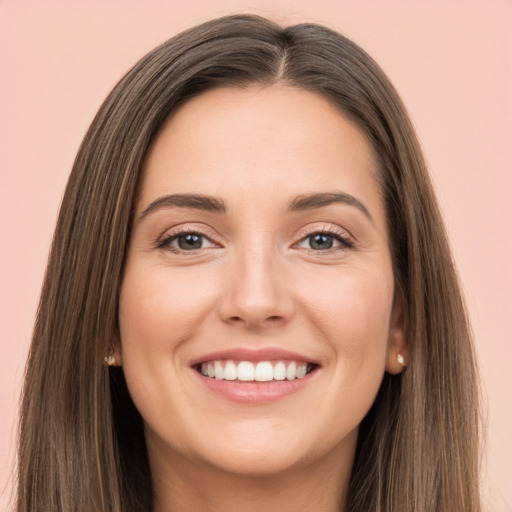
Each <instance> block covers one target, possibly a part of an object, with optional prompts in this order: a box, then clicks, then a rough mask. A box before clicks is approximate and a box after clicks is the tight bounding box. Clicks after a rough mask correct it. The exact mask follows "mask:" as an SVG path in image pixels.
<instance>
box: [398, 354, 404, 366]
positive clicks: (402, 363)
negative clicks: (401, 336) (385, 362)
mask: <svg viewBox="0 0 512 512" xmlns="http://www.w3.org/2000/svg"><path fill="white" fill-rule="evenodd" d="M396 360H397V361H398V364H401V365H402V366H405V359H404V356H403V355H402V354H397V355H396Z"/></svg>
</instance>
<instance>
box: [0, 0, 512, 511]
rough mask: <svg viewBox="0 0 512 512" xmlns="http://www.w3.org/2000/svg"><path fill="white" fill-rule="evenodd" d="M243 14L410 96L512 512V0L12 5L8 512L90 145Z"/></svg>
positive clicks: (5, 251)
mask: <svg viewBox="0 0 512 512" xmlns="http://www.w3.org/2000/svg"><path fill="white" fill-rule="evenodd" d="M233 12H254V13H259V14H262V15H265V16H268V17H271V18H273V19H275V20H277V21H281V22H283V23H291V22H298V21H303V20H307V21H317V22H320V23H324V24H327V25H330V26H331V27H333V28H335V29H337V30H339V31H341V32H343V33H344V34H346V35H347V36H349V37H351V38H353V39H354V40H355V41H356V42H357V43H359V44H360V45H361V46H362V47H363V48H365V49H366V50H367V51H368V52H369V53H370V54H371V55H372V56H374V57H375V59H376V60H377V61H378V62H379V63H380V64H381V66H382V67H383V68H384V70H385V71H386V72H387V73H388V75H389V76H390V78H391V79H392V81H393V82H394V83H395V85H396V87H397V89H398V90H399V92H400V93H401V95H402V97H403V99H404V101H405V103H406V105H407V107H408V109H409V111H410V114H411V117H412V119H413V121H414V123H415V126H416V128H417V130H418V133H419V137H420V140H421V142H422V145H423V148H424V151H425V154H426V158H427V161H428V163H429V166H430V170H431V172H432V175H433V179H434V182H435V186H436V189H437V191H438V195H439V199H440V202H441V206H442V209H443V211H444V214H445V217H446V221H447V224H448V228H449V232H450V236H451V239H452V242H453V248H454V252H455V255H456V258H457V261H458V264H459V267H460V272H461V275H462V279H463V282H464V286H465V289H466V293H467V299H468V303H469V308H470V312H471V316H472V319H473V325H474V331H475V335H476V341H477V349H478V353H479V357H480V363H481V371H482V380H483V387H484V394H485V397H486V405H485V407H486V410H487V414H488V436H487V441H486V454H487V458H486V461H485V463H484V469H485V475H484V478H485V497H486V509H487V510H489V511H492V512H506V511H511V510H512V486H511V485H510V483H511V482H512V464H511V463H510V461H511V460H512V441H511V439H510V437H511V432H512V407H511V404H512V399H511V398H512V392H511V390H512V370H511V368H510V365H511V363H512V337H511V335H510V332H511V330H510V328H509V326H508V321H509V320H510V318H511V317H512V301H511V293H510V292H511V290H512V271H511V267H512V264H511V262H512V230H511V219H512V208H511V203H512V201H511V200H510V196H511V193H512V149H511V148H512V141H511V139H512V137H511V135H512V131H511V128H510V126H511V122H512V94H511V91H512V2H511V1H510V0H479V1H474V0H442V1H441V0H437V1H436V0H429V1H427V0H424V1H420V0H416V1H413V0H393V1H386V2H382V1H378V0H373V1H369V0H359V1H358V0H336V1H334V0H333V1H328V0H323V1H322V0H302V1H299V0H297V1H293V0H283V1H281V2H275V1H274V2H272V1H270V0H252V1H241V0H238V1H235V0H231V1H230V0H188V1H187V2H185V1H183V2H178V1H177V0H176V1H167V2H164V1H160V2H158V1H142V0H139V1H127V0H124V1H123V2H115V1H97V0H89V1H87V2H86V1H75V2H73V1H70V0H67V1H64V0H61V1H48V0H45V1H42V0H41V1H38V2H35V1H23V0H17V1H15V0H7V1H6V0H0V169H1V174H0V180H1V181H0V208H1V211H0V222H1V225H0V230H1V232H0V244H1V253H0V254H1V256H0V257H1V264H0V272H1V274H0V278H1V282H0V290H1V308H0V315H1V316H0V329H1V335H0V344H1V346H0V350H1V357H0V418H1V424H0V493H1V497H0V510H2V511H3V510H9V508H10V507H9V496H10V493H11V489H12V481H11V480H12V477H10V476H9V475H10V472H11V468H12V464H13V459H14V454H13V452H14V441H13V439H14V435H15V421H16V413H17V403H18V396H19V391H20V386H21V381H22V376H23V366H24V361H25V358H26V354H27V349H28V345H29V339H30V334H31V330H32V325H33V320H34V315H35V311H36V307H37V301H38V295H39V291H40V286H41V281H42V278H43V273H44V267H45V263H46V258H47V253H48V248H49V244H50V241H51V236H52V232H53V228H54V223H55V219H56V214H57V209H58V205H59V202H60V198H61V195H62V193H63V189H64V185H65V181H66V179H67V176H68V173H69V171H70V168H71V165H72V162H73V158H74V155H75V153H76V151H77V149H78V145H79V143H80V140H81V138H82V136H83V134H84V133H85V130H86V129H87V127H88V125H89V123H90V122H91V120H92V117H93V115H94V114H95V112H96V110H97V109H98V107H99V105H100V103H101V102H102V100H103V99H104V97H105V96H106V94H107V93H108V92H109V90H110V89H111V88H112V87H113V85H114V84H115V83H116V81H117V80H118V79H119V78H120V77H121V76H122V74H123V73H124V72H125V71H126V70H127V69H128V68H129V67H130V66H131V65H132V64H133V63H135V61H136V60H137V59H138V58H140V57H142V56H143V55H144V54H145V53H146V52H147V51H149V50H150V49H151V48H153V47H154V46H155V45H156V44H158V43H160V42H162V41H164V40H165V39H167V38H169V37H170V36H172V35H173V34H175V33H177V32H178V31H180V30H182V29H184V28H186V27H189V26H192V25H194V24H196V23H199V22H201V21H205V20H207V19H209V18H212V17H216V16H220V15H224V14H230V13H233ZM55 371H59V369H58V368H56V369H55Z"/></svg>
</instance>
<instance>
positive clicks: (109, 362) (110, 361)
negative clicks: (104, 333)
mask: <svg viewBox="0 0 512 512" xmlns="http://www.w3.org/2000/svg"><path fill="white" fill-rule="evenodd" d="M105 363H107V365H108V366H114V365H115V364H116V358H115V357H114V350H113V349H111V348H109V349H108V352H107V356H106V357H105Z"/></svg>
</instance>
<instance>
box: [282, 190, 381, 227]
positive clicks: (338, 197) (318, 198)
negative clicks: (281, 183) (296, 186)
mask: <svg viewBox="0 0 512 512" xmlns="http://www.w3.org/2000/svg"><path fill="white" fill-rule="evenodd" d="M336 203H341V204H346V205H348V206H354V207H355V208H357V209H358V210H360V211H361V212H362V213H364V215H365V216H366V217H367V218H368V219H369V220H370V221H371V222H372V223H373V222H374V221H373V218H372V216H371V215H370V212H369V211H368V208H366V206H365V205H364V204H363V203H362V202H361V201H359V199H356V198H355V197H354V196H352V195H350V194H346V193H344V192H323V193H317V194H307V195H301V196H297V197H296V198H295V199H293V200H292V201H290V202H289V203H288V210H289V211H293V212H296V211H304V210H313V209H315V208H322V207H323V206H329V205H331V204H336Z"/></svg>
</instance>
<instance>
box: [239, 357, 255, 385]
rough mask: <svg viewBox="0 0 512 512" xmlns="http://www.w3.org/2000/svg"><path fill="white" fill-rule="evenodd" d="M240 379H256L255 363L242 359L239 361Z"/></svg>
mask: <svg viewBox="0 0 512 512" xmlns="http://www.w3.org/2000/svg"><path fill="white" fill-rule="evenodd" d="M238 380H244V381H250V380H254V365H253V364H252V363H250V362H249V361H240V362H239V363H238Z"/></svg>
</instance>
